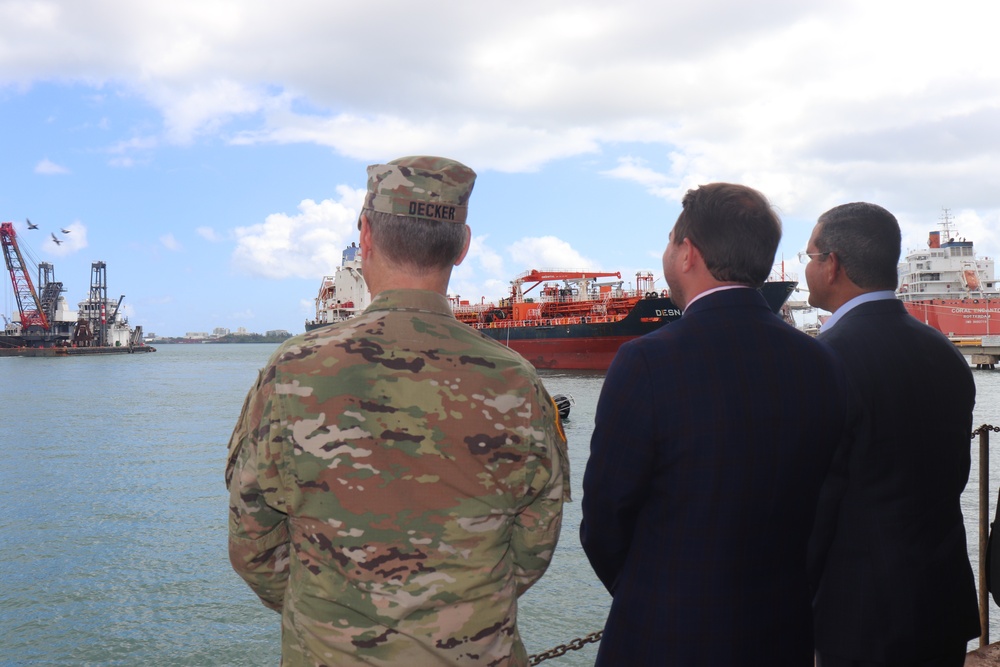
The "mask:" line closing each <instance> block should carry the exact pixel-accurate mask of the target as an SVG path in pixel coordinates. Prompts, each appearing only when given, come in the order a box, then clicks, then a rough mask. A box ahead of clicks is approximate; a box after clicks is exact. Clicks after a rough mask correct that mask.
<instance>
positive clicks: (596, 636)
mask: <svg viewBox="0 0 1000 667" xmlns="http://www.w3.org/2000/svg"><path fill="white" fill-rule="evenodd" d="M998 430H1000V429H998ZM603 634H604V630H598V631H597V632H591V633H590V634H589V635H587V636H586V637H577V638H576V639H574V640H573V641H571V642H570V643H568V644H560V645H559V646H556V647H555V648H550V649H549V650H548V651H542V652H541V653H536V654H535V655H530V656H528V664H529V665H537V664H538V663H540V662H542V661H543V660H548V659H549V658H558V657H559V656H561V655H565V653H566V652H567V651H579V650H580V649H581V648H583V647H584V646H586V645H587V644H592V643H594V642H599V641H601V636H602V635H603Z"/></svg>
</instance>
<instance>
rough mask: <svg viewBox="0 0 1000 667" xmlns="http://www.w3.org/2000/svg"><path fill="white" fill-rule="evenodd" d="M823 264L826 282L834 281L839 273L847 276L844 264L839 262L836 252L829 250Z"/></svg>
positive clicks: (831, 282)
mask: <svg viewBox="0 0 1000 667" xmlns="http://www.w3.org/2000/svg"><path fill="white" fill-rule="evenodd" d="M823 265H824V266H823V271H824V277H825V278H826V282H827V283H828V284H831V285H832V284H833V283H835V282H836V281H837V278H838V277H840V276H841V275H843V276H844V277H845V278H846V277H847V274H846V273H844V265H843V264H841V263H840V257H838V256H837V253H835V252H831V253H830V254H829V255H827V256H826V261H825V262H823Z"/></svg>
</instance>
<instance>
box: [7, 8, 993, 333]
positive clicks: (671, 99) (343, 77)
mask: <svg viewBox="0 0 1000 667" xmlns="http://www.w3.org/2000/svg"><path fill="white" fill-rule="evenodd" d="M998 19H1000V5H996V4H994V3H989V2H986V1H985V0H978V1H977V2H971V1H967V0H958V1H953V2H950V3H940V2H935V3H931V2H926V1H924V0H916V1H914V0H907V1H905V2H904V1H902V0H875V1H873V0H864V1H850V0H836V1H831V0H814V1H813V2H809V3H805V2H801V1H800V0H763V1H762V2H756V3H748V2H743V1H738V0H702V1H701V2H697V3H696V2H686V3H678V2H653V1H652V0H646V1H634V0H618V1H617V2H615V3H609V2H606V1H604V0H602V1H601V2H594V1H591V0H572V1H568V0H548V1H546V2H538V1H537V0H533V1H531V2H526V1H522V0H508V1H507V2H503V3H477V2H457V1H454V2H443V1H442V2H437V1H435V0H427V1H425V2H420V3H414V2H398V1H395V0H387V1H386V2H381V3H378V4H376V5H373V4H371V3H363V2H358V1H355V0H338V1H334V2H330V1H327V0H284V1H283V2H280V3H278V2H272V1H270V0H268V1H264V0H171V1H170V2H156V3H154V2H147V1H143V0H139V1H137V0H61V1H59V0H50V1H47V2H46V1H40V0H0V220H3V221H13V222H14V223H15V226H16V228H17V230H18V233H19V236H18V238H19V240H20V241H21V244H22V248H23V249H26V250H27V252H28V254H29V255H30V256H31V257H32V258H33V259H34V260H35V261H42V262H51V263H52V264H54V266H55V274H56V279H57V280H60V281H62V282H63V283H64V285H65V286H66V288H67V294H66V296H67V298H68V299H69V300H70V301H71V303H73V304H75V303H76V301H78V300H80V299H82V298H83V297H84V296H85V295H86V293H87V290H88V288H89V281H90V265H91V262H94V261H98V260H100V261H105V262H106V263H107V267H108V268H107V276H108V282H109V293H110V294H112V295H114V296H116V297H117V296H118V295H120V294H125V307H126V310H127V312H128V313H129V314H130V319H131V321H132V323H133V324H141V325H143V327H144V329H145V330H146V332H155V333H158V334H160V335H182V334H184V333H186V332H189V331H211V330H212V329H213V328H215V327H227V328H230V329H236V328H237V327H246V328H247V329H249V330H251V331H259V332H263V331H265V330H269V329H287V330H289V331H292V332H300V331H302V330H303V323H304V320H305V319H306V318H307V317H309V316H311V315H312V314H313V312H314V304H313V298H314V297H315V295H316V291H317V289H318V287H319V283H320V279H321V278H322V276H323V275H324V274H326V273H330V272H332V269H333V268H334V266H336V265H337V264H338V263H339V262H340V256H341V252H342V250H343V248H344V246H345V245H349V244H350V243H351V242H352V241H355V240H357V231H356V228H355V226H354V223H355V221H356V219H357V214H358V207H359V203H360V202H361V199H362V189H363V188H364V186H365V166H366V165H368V164H371V163H376V162H384V161H387V160H390V159H393V158H396V157H400V156H404V155H412V154H420V153H427V154H436V155H444V156H448V157H452V158H455V159H458V160H461V161H462V162H465V163H466V164H468V165H469V166H471V167H472V168H474V169H475V170H476V171H477V172H478V174H479V179H478V181H477V183H476V188H475V192H474V194H473V197H472V200H471V202H470V204H471V205H470V224H471V226H472V229H473V235H474V242H473V249H472V252H471V254H470V257H469V258H468V259H467V260H466V263H465V264H463V265H462V266H461V267H459V269H458V270H457V271H456V273H455V275H454V278H453V281H452V291H453V292H454V293H457V294H460V295H461V296H462V298H467V299H470V300H476V301H478V300H480V299H481V298H482V297H487V299H490V298H496V297H500V296H503V295H504V294H505V290H506V287H507V285H508V283H509V281H510V279H511V278H513V277H514V276H516V275H517V274H518V273H521V272H523V271H525V270H528V269H531V268H560V267H563V268H593V269H599V270H608V271H621V272H622V277H623V279H624V280H626V282H632V281H634V276H635V273H636V271H639V270H652V271H653V272H654V274H655V275H656V276H657V278H658V282H657V287H658V288H660V287H663V286H664V285H663V282H662V268H661V266H660V255H661V253H662V250H663V247H664V245H665V243H666V238H667V233H668V232H669V229H670V227H671V226H672V224H673V221H674V220H675V219H676V216H677V213H678V211H679V200H680V197H681V196H682V195H683V193H684V191H685V190H686V189H688V188H690V187H693V186H696V185H698V184H701V183H707V182H712V181H732V182H739V183H745V184H747V185H751V186H753V187H756V188H758V189H760V190H761V191H763V192H764V193H765V194H766V195H767V196H768V197H769V198H770V199H771V200H772V202H773V203H774V204H775V206H776V207H777V208H778V210H779V212H780V214H781V216H782V218H783V221H784V225H785V234H784V239H783V241H782V245H781V248H780V250H779V256H778V258H777V261H778V262H780V260H781V259H782V257H784V258H786V260H788V261H787V266H786V269H787V270H789V271H792V272H795V273H798V274H801V273H802V272H801V267H800V266H799V265H797V264H796V263H795V260H794V255H795V253H796V252H798V251H799V250H801V249H803V248H804V247H805V243H806V240H807V239H808V236H809V233H810V231H811V229H812V225H813V223H814V221H815V219H816V216H817V215H818V214H819V213H821V212H823V211H824V210H826V209H827V208H829V207H831V206H833V205H836V204H839V203H843V202H847V201H858V200H866V201H874V202H876V203H879V204H882V205H884V206H886V207H887V208H889V209H890V210H892V211H893V212H894V213H895V214H896V215H897V217H898V218H899V220H900V223H901V225H902V227H903V233H904V249H905V248H907V247H911V248H916V247H919V246H923V245H924V244H925V242H926V237H927V232H929V231H931V230H933V229H936V228H937V224H938V222H939V219H940V216H941V212H942V208H948V209H949V210H950V213H951V215H952V216H953V217H954V218H955V219H956V221H957V222H958V223H959V225H960V231H961V233H962V235H964V236H966V237H968V238H970V239H973V240H975V241H976V243H977V247H978V249H979V251H980V253H981V254H985V255H989V256H994V255H996V254H997V253H998V251H1000V187H998V182H1000V64H998V63H1000V46H998V45H1000V41H998V39H997V37H996V34H995V33H996V26H997V25H998V24H1000V21H998ZM29 218H30V219H31V221H32V222H33V223H35V224H37V225H38V226H39V229H38V230H30V231H29V230H27V227H26V224H25V220H26V219H29ZM62 229H66V230H68V233H63V232H62V231H61V230H62ZM53 233H54V234H55V235H56V236H57V238H59V239H60V240H62V241H64V243H63V244H62V245H56V244H55V243H53V242H52V240H51V236H50V235H51V234H53ZM4 288H5V289H4V291H5V295H6V296H5V297H4V301H3V303H2V304H0V306H2V307H3V312H4V314H5V315H7V316H8V317H9V316H10V315H11V314H12V312H13V311H14V310H16V306H15V305H14V304H13V297H12V296H11V289H10V285H9V284H5V285H4Z"/></svg>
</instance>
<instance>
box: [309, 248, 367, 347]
mask: <svg viewBox="0 0 1000 667" xmlns="http://www.w3.org/2000/svg"><path fill="white" fill-rule="evenodd" d="M371 300H372V298H371V294H369V293H368V285H367V284H366V283H365V276H364V273H363V272H362V270H361V248H359V247H358V246H357V244H356V243H351V245H350V246H348V247H347V248H345V249H344V254H343V256H342V258H341V261H340V266H338V267H337V270H336V272H334V274H333V275H332V276H323V281H322V282H321V283H320V286H319V294H317V295H316V319H314V320H306V331H312V330H313V329H316V328H319V327H325V326H326V325H328V324H333V323H334V322H343V321H344V320H347V319H350V318H352V317H354V316H355V315H358V314H359V313H361V312H363V311H364V309H365V308H367V307H368V304H370V303H371Z"/></svg>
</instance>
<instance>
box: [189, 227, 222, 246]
mask: <svg viewBox="0 0 1000 667" xmlns="http://www.w3.org/2000/svg"><path fill="white" fill-rule="evenodd" d="M194 231H195V233H196V234H198V236H200V237H201V238H203V239H205V240H206V241H211V242H212V243H218V242H219V241H221V240H222V237H221V236H219V233H218V232H217V231H215V230H214V229H213V228H212V227H198V228H197V229H195V230H194Z"/></svg>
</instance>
